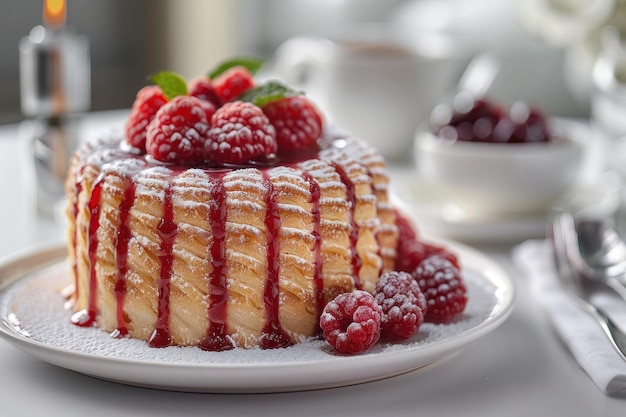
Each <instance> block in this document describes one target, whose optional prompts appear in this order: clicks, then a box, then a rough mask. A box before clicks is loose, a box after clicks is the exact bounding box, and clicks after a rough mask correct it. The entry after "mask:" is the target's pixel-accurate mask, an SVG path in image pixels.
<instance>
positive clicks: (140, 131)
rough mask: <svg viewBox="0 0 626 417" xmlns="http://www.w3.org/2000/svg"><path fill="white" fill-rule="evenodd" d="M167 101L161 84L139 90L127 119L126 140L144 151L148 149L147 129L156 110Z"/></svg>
mask: <svg viewBox="0 0 626 417" xmlns="http://www.w3.org/2000/svg"><path fill="white" fill-rule="evenodd" d="M165 103H167V98H166V97H165V94H163V90H161V88H160V87H159V86H156V85H149V86H146V87H143V88H142V89H141V90H139V91H138V92H137V97H136V98H135V101H134V102H133V106H132V109H131V111H130V116H129V118H128V120H127V121H126V127H125V130H126V142H127V143H128V144H129V145H130V146H132V147H134V148H137V149H139V150H141V151H142V152H145V151H146V130H147V128H148V124H149V123H150V122H151V121H152V119H153V118H154V115H155V114H156V112H157V111H158V110H159V109H160V108H161V106H163V105H164V104H165Z"/></svg>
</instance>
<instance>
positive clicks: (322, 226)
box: [66, 135, 398, 350]
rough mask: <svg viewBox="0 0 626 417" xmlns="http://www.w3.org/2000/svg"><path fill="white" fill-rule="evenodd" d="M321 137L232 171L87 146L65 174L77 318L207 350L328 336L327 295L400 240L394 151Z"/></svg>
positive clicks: (374, 266)
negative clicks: (322, 332)
mask: <svg viewBox="0 0 626 417" xmlns="http://www.w3.org/2000/svg"><path fill="white" fill-rule="evenodd" d="M323 142H324V143H325V146H323V147H321V149H320V150H319V151H317V152H316V153H315V154H313V155H310V157H307V158H299V159H294V160H293V161H290V160H282V161H280V163H276V164H271V165H258V166H244V167H232V168H225V167H220V168H217V167H209V166H206V167H203V166H198V167H193V168H188V167H183V166H178V165H172V164H167V163H158V162H155V161H154V160H152V159H150V158H149V157H147V156H146V155H142V154H137V153H134V152H133V151H132V150H129V149H127V148H126V147H125V146H124V145H123V138H122V136H121V135H120V136H113V137H109V138H106V139H101V140H99V141H97V142H93V143H88V144H85V145H84V146H83V147H82V148H81V149H80V150H79V151H78V152H77V153H76V154H75V156H74V158H73V159H72V162H71V169H70V173H69V175H68V179H67V182H66V192H67V196H68V207H67V216H68V219H69V227H68V250H69V262H70V265H71V271H72V275H73V285H74V292H73V295H72V298H71V300H72V302H73V309H74V312H75V314H74V316H73V321H74V322H75V323H76V324H79V325H86V326H87V325H97V326H98V327H100V328H102V329H103V330H105V331H109V332H114V333H116V334H119V335H121V336H124V335H128V336H130V337H133V338H138V339H143V340H146V341H147V342H148V343H149V344H150V345H152V346H168V345H181V346H199V347H201V348H203V349H207V350H224V349H230V348H233V347H243V348H251V347H261V348H274V347H283V346H288V345H290V344H293V343H297V342H300V341H303V340H305V339H307V338H309V337H312V336H315V335H317V334H318V332H319V324H318V323H319V316H320V314H321V311H322V309H323V308H324V306H325V304H326V303H327V302H328V301H329V300H331V299H332V298H333V297H335V296H336V295H337V294H339V293H342V292H349V291H351V290H353V289H355V288H359V289H364V290H367V291H370V292H371V291H373V289H374V286H375V284H376V281H377V279H378V277H379V276H380V274H381V273H382V272H384V271H387V270H390V269H392V268H393V266H394V261H395V254H396V245H397V239H398V237H397V236H398V231H397V227H396V214H395V211H394V209H393V207H392V206H391V204H390V202H389V197H388V193H387V191H388V190H387V187H388V182H389V178H388V176H387V173H386V170H385V165H384V160H383V158H382V157H381V156H380V155H379V154H378V153H377V152H376V151H375V150H374V149H373V148H371V147H370V146H368V145H367V144H365V143H364V142H362V141H360V140H358V139H354V138H350V137H341V138H330V137H329V138H325V139H324V141H323Z"/></svg>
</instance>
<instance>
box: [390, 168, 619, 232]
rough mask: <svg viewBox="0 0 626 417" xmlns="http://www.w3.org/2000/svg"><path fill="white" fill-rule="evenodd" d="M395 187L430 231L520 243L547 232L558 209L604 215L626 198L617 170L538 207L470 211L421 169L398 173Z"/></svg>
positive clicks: (407, 207)
mask: <svg viewBox="0 0 626 417" xmlns="http://www.w3.org/2000/svg"><path fill="white" fill-rule="evenodd" d="M392 192H393V195H394V198H397V199H398V200H400V204H401V205H402V206H403V208H404V210H406V211H408V212H409V214H411V215H412V216H413V217H415V218H416V220H417V225H418V227H419V229H420V230H422V231H424V232H425V233H426V234H428V235H433V236H441V237H445V238H449V239H455V240H459V241H464V242H472V243H516V242H521V241H523V240H526V239H531V238H541V237H544V236H545V231H546V225H547V222H548V221H549V219H550V217H551V216H552V215H553V214H554V213H555V212H558V211H562V210H568V211H571V212H574V213H582V212H585V213H589V214H593V215H594V216H601V217H606V216H610V215H612V214H614V213H615V211H616V210H617V208H618V206H619V203H620V180H619V178H618V176H617V174H615V173H614V172H612V171H608V172H606V173H604V174H601V175H597V176H596V177H595V178H594V179H593V180H587V181H585V182H584V183H579V184H577V185H576V186H575V187H574V188H573V189H572V190H570V191H569V192H568V193H566V194H565V195H563V196H562V197H561V198H559V199H558V200H557V201H556V202H555V203H554V204H553V205H551V206H550V207H546V209H545V210H544V211H539V212H534V213H480V212H470V211H467V210H465V209H464V208H463V207H461V206H460V205H458V204H455V203H454V202H452V201H448V200H446V198H445V197H443V196H442V195H441V194H439V193H438V192H437V189H435V188H433V187H432V186H431V185H429V184H427V183H426V182H425V181H423V180H422V179H421V178H419V177H417V176H415V175H407V174H404V175H400V176H397V177H396V176H394V178H393V181H392Z"/></svg>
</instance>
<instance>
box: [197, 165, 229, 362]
mask: <svg viewBox="0 0 626 417" xmlns="http://www.w3.org/2000/svg"><path fill="white" fill-rule="evenodd" d="M223 177H224V173H215V174H214V175H213V179H212V181H211V202H210V206H209V224H210V228H211V236H212V239H211V243H210V245H209V248H208V259H210V260H211V267H212V268H213V269H212V270H211V273H210V274H209V307H208V310H207V314H208V319H209V328H208V329H207V335H206V336H205V337H204V338H203V339H202V340H201V341H200V342H199V343H198V346H199V347H200V348H201V349H204V350H209V351H218V352H219V351H224V350H230V349H233V348H234V347H235V345H234V342H233V340H232V339H231V338H230V336H228V334H227V333H226V308H227V303H228V287H227V282H226V274H227V265H226V217H227V214H228V213H227V206H226V189H225V188H224V182H223Z"/></svg>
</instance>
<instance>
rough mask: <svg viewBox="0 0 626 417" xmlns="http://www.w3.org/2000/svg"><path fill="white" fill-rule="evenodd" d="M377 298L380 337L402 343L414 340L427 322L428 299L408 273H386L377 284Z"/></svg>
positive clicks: (375, 296) (375, 294)
mask: <svg viewBox="0 0 626 417" xmlns="http://www.w3.org/2000/svg"><path fill="white" fill-rule="evenodd" d="M374 298H375V299H376V302H377V303H378V305H380V306H381V308H382V313H383V315H382V319H381V324H380V329H381V335H382V337H384V338H387V339H395V340H402V339H408V338H409V337H411V336H413V335H414V334H415V333H416V332H417V330H418V329H419V327H420V326H421V325H422V323H423V322H424V314H425V312H426V309H427V306H426V298H425V297H424V294H423V293H422V290H421V289H420V287H419V285H418V284H417V282H416V281H415V280H414V279H413V277H412V276H411V274H409V273H408V272H396V271H390V272H385V273H384V274H383V275H381V277H380V278H379V280H378V282H377V283H376V290H375V291H374Z"/></svg>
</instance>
